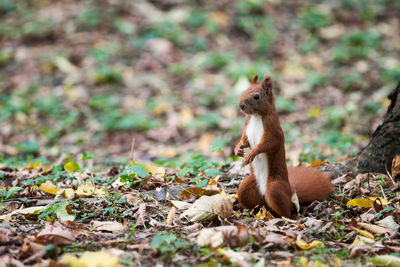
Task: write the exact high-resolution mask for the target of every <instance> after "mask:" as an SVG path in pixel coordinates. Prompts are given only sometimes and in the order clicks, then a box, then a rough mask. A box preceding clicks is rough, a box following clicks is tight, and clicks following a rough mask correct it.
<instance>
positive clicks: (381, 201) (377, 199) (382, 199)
mask: <svg viewBox="0 0 400 267" xmlns="http://www.w3.org/2000/svg"><path fill="white" fill-rule="evenodd" d="M369 199H370V200H372V201H376V202H377V203H379V204H381V205H383V206H387V205H390V204H392V202H390V201H388V200H387V199H384V198H381V197H370V198H369Z"/></svg>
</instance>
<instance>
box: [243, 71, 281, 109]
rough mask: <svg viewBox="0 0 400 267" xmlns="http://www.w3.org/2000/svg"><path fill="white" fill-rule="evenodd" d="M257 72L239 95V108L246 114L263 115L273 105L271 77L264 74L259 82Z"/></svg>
mask: <svg viewBox="0 0 400 267" xmlns="http://www.w3.org/2000/svg"><path fill="white" fill-rule="evenodd" d="M257 80H258V74H256V75H255V76H254V78H253V80H252V81H251V85H250V87H249V88H247V90H246V91H244V92H243V93H242V95H241V96H240V103H239V106H240V109H241V110H242V111H243V112H244V113H246V114H259V115H264V114H265V113H267V112H268V110H269V109H270V108H273V107H274V94H273V92H272V81H271V77H269V76H265V77H264V79H263V81H262V82H261V83H258V82H257Z"/></svg>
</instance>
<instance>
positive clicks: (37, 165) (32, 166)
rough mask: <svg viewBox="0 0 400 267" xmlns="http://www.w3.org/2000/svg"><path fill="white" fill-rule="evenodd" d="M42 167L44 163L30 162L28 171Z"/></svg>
mask: <svg viewBox="0 0 400 267" xmlns="http://www.w3.org/2000/svg"><path fill="white" fill-rule="evenodd" d="M40 166H42V163H41V162H40V161H38V162H35V163H30V162H29V164H28V169H35V168H37V167H40Z"/></svg>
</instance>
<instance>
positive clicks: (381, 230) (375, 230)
mask: <svg viewBox="0 0 400 267" xmlns="http://www.w3.org/2000/svg"><path fill="white" fill-rule="evenodd" d="M358 225H359V226H361V227H363V228H365V229H367V230H368V231H370V232H372V233H374V234H385V233H388V232H390V231H389V230H387V229H386V228H383V227H381V226H378V225H374V224H369V223H358Z"/></svg>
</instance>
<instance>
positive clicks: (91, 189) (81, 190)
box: [75, 184, 105, 197]
mask: <svg viewBox="0 0 400 267" xmlns="http://www.w3.org/2000/svg"><path fill="white" fill-rule="evenodd" d="M75 193H76V194H77V195H78V196H80V197H89V196H95V197H102V196H104V195H105V194H104V190H103V189H101V188H96V187H95V186H94V185H92V184H82V185H80V186H78V188H77V189H76V191H75Z"/></svg>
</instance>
